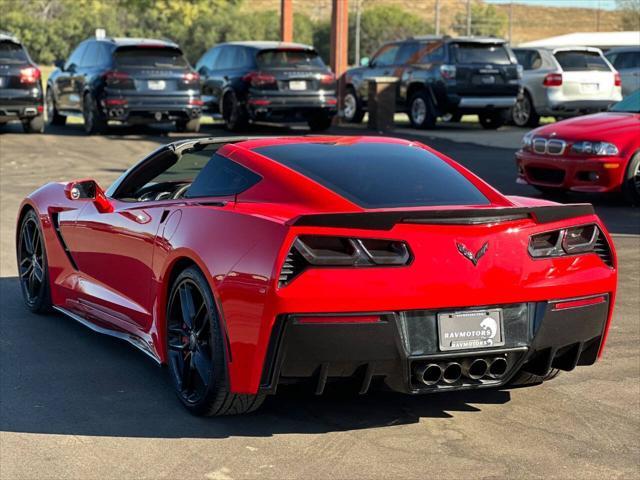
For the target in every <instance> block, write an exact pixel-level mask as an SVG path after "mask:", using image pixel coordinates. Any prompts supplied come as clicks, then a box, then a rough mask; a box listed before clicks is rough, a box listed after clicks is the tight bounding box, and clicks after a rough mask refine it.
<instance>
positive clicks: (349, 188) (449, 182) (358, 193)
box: [255, 142, 489, 208]
mask: <svg viewBox="0 0 640 480" xmlns="http://www.w3.org/2000/svg"><path fill="white" fill-rule="evenodd" d="M255 151H256V152H258V153H260V154H262V155H265V156H267V157H269V158H271V159H273V160H275V161H276V162H278V163H281V164H283V165H285V166H287V167H289V168H291V169H293V170H295V171H297V172H299V173H301V174H302V175H304V176H306V177H308V178H310V179H312V180H315V181H316V182H318V183H319V184H321V185H324V186H325V187H326V188H328V189H330V190H333V191H334V192H335V193H337V194H338V195H341V196H342V197H344V198H346V199H348V200H350V201H352V202H353V203H355V204H357V205H360V206H362V207H364V208H393V207H412V206H432V205H487V204H488V203H489V201H488V200H487V198H486V197H485V196H484V195H483V194H482V193H481V192H480V191H479V190H478V189H477V188H476V187H475V186H474V185H473V184H472V183H471V182H470V181H469V180H467V178H465V177H464V176H463V175H462V174H461V173H460V172H458V171H457V170H456V169H455V168H453V167H452V166H450V165H449V164H447V163H446V162H444V161H443V160H441V159H440V158H438V157H437V156H435V155H434V154H432V153H430V152H428V151H427V150H424V149H422V148H419V147H412V146H408V145H398V144H391V143H373V142H372V143H367V142H360V143H355V144H350V145H340V144H336V143H306V142H305V143H299V144H286V145H274V146H268V147H259V148H256V149H255Z"/></svg>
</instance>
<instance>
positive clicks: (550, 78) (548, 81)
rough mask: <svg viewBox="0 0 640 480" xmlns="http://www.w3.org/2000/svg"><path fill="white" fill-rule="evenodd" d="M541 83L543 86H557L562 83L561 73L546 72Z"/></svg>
mask: <svg viewBox="0 0 640 480" xmlns="http://www.w3.org/2000/svg"><path fill="white" fill-rule="evenodd" d="M542 84H543V85H544V86H545V87H559V86H560V85H562V74H561V73H548V74H547V75H546V76H545V77H544V81H543V82H542Z"/></svg>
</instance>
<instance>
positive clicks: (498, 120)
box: [478, 110, 506, 130]
mask: <svg viewBox="0 0 640 480" xmlns="http://www.w3.org/2000/svg"><path fill="white" fill-rule="evenodd" d="M505 116H506V115H505V112H503V111H502V110H500V111H497V112H490V113H480V114H478V118H479V120H480V125H482V128H484V129H485V130H497V129H498V128H500V127H501V126H503V125H504V124H505V122H506V118H505Z"/></svg>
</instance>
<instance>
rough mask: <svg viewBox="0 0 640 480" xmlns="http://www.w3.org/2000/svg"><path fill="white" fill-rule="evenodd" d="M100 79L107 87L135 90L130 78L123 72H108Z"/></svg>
mask: <svg viewBox="0 0 640 480" xmlns="http://www.w3.org/2000/svg"><path fill="white" fill-rule="evenodd" d="M102 78H104V81H105V83H106V84H107V86H109V87H113V88H119V89H122V88H135V83H134V82H133V79H132V78H131V75H129V74H128V73H125V72H119V71H118V70H109V71H108V72H106V73H105V74H104V75H103V76H102Z"/></svg>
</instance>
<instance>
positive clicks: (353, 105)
mask: <svg viewBox="0 0 640 480" xmlns="http://www.w3.org/2000/svg"><path fill="white" fill-rule="evenodd" d="M342 112H343V118H344V120H345V122H348V123H361V122H362V119H363V118H364V110H363V109H362V102H361V101H360V99H359V98H358V95H357V94H356V91H355V89H354V88H353V87H351V86H349V87H347V90H346V92H345V95H344V101H343V110H342Z"/></svg>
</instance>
